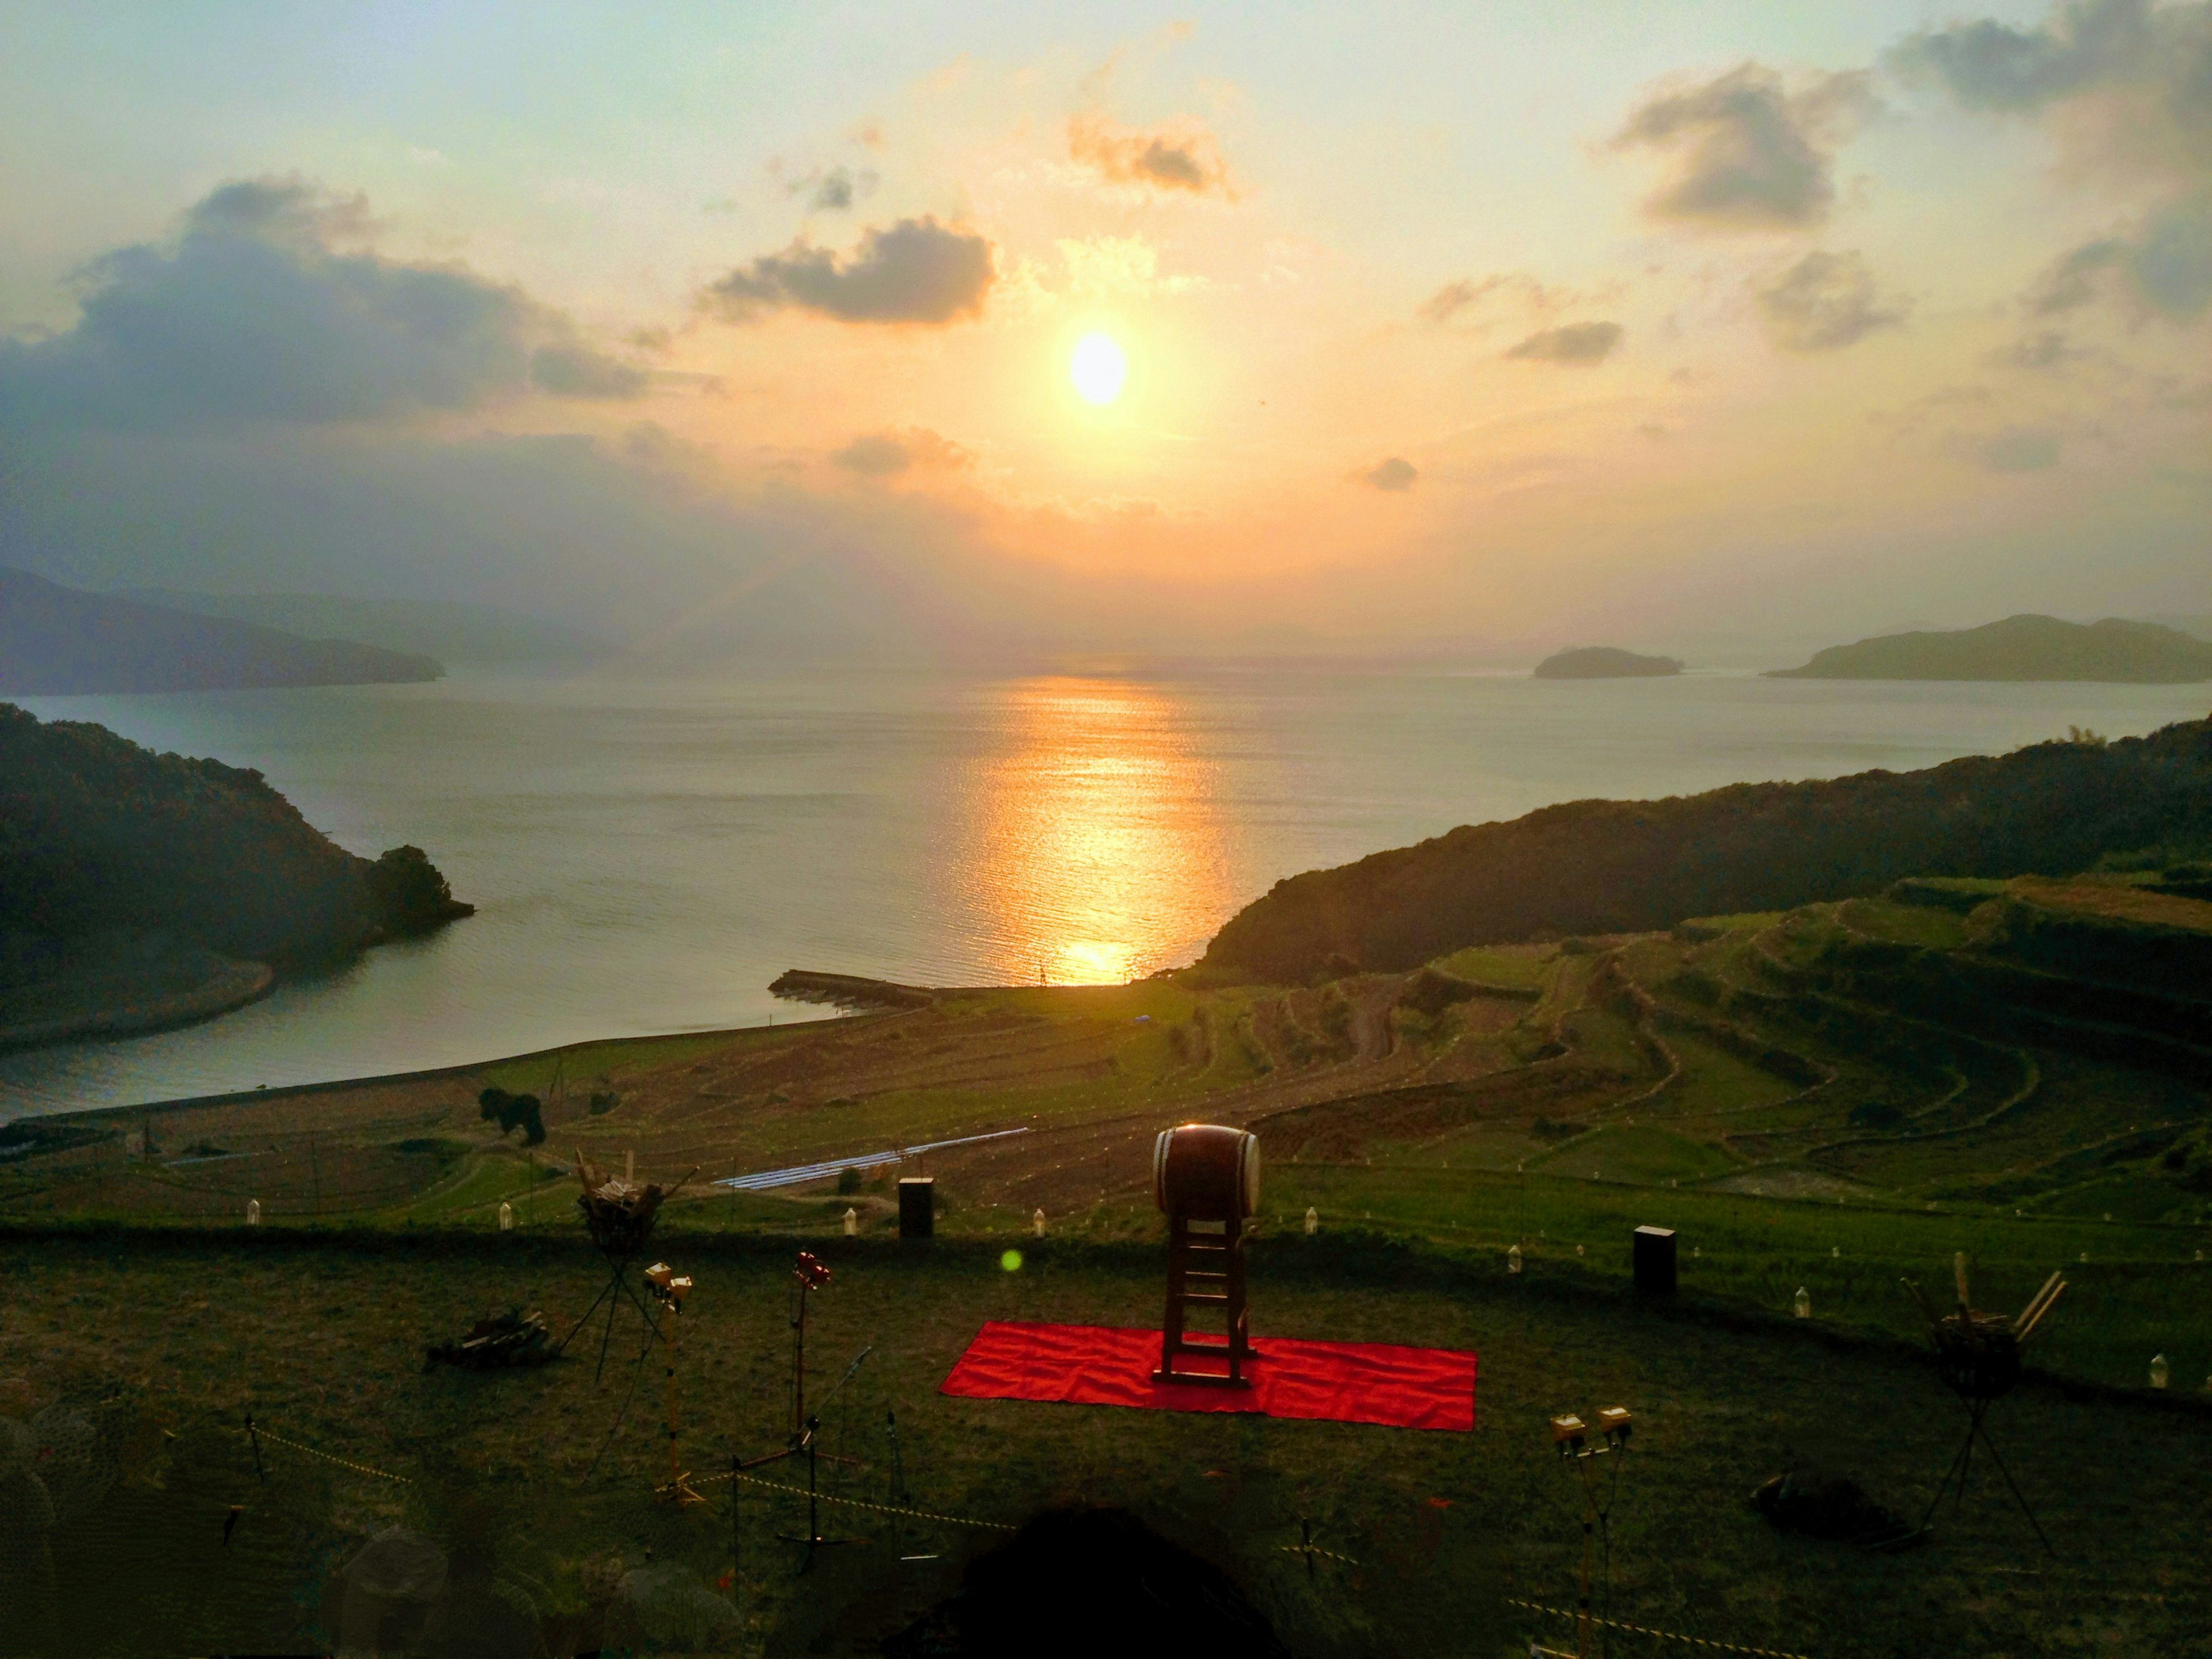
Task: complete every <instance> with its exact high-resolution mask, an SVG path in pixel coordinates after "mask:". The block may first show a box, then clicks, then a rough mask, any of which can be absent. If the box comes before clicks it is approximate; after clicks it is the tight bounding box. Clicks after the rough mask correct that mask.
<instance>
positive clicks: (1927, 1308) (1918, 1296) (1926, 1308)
mask: <svg viewBox="0 0 2212 1659" xmlns="http://www.w3.org/2000/svg"><path fill="white" fill-rule="evenodd" d="M1897 1282H1898V1283H1899V1284H1900V1285H1904V1286H1905V1289H1906V1290H1908V1291H1911V1292H1912V1299H1913V1300H1914V1301H1915V1302H1917V1303H1918V1304H1920V1311H1921V1312H1922V1313H1923V1314H1925V1315H1927V1316H1928V1322H1929V1324H1930V1325H1937V1326H1940V1325H1941V1324H1942V1320H1941V1319H1940V1318H1938V1317H1937V1316H1936V1310H1935V1307H1934V1305H1933V1304H1930V1303H1929V1300H1928V1298H1927V1297H1925V1296H1923V1294H1922V1293H1921V1290H1920V1287H1919V1286H1918V1285H1916V1284H1914V1283H1913V1282H1912V1281H1911V1279H1899V1280H1898V1281H1897Z"/></svg>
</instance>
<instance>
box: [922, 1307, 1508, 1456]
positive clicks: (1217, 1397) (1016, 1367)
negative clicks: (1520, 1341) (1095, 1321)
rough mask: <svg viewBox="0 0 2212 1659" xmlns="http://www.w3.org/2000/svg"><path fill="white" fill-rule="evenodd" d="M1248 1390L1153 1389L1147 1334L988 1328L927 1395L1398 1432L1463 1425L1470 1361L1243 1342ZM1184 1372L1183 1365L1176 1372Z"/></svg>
mask: <svg viewBox="0 0 2212 1659" xmlns="http://www.w3.org/2000/svg"><path fill="white" fill-rule="evenodd" d="M1252 1346H1254V1347H1255V1349H1257V1350H1258V1351H1259V1355H1258V1358H1255V1359H1254V1360H1253V1361H1252V1362H1251V1363H1250V1364H1249V1366H1248V1367H1247V1369H1246V1371H1245V1375H1246V1376H1249V1377H1250V1378H1251V1379H1252V1386H1251V1387H1250V1388H1249V1389H1213V1388H1208V1387H1206V1384H1204V1383H1154V1382H1153V1381H1152V1368H1153V1367H1154V1366H1155V1365H1157V1364H1159V1359H1160V1334H1159V1333H1158V1331H1133V1330H1109V1329H1107V1328H1105V1327H1103V1326H1098V1325H1030V1324H1014V1323H1010V1322H1000V1321H999V1320H995V1319H994V1320H992V1321H991V1322H989V1323H987V1324H986V1325H985V1326H984V1327H983V1328H982V1329H981V1331H980V1332H978V1333H977V1334H976V1337H975V1340H974V1341H973V1342H971V1343H969V1345H968V1352H966V1353H963V1354H962V1355H961V1356H960V1363H959V1364H957V1365H955V1366H954V1367H953V1368H952V1374H951V1376H948V1377H946V1378H945V1383H944V1386H943V1387H942V1388H940V1389H939V1390H938V1392H939V1393H940V1394H950V1395H960V1396H961V1397H963V1398H964V1399H969V1400H1057V1401H1067V1402H1069V1403H1071V1404H1074V1405H1080V1406H1141V1407H1150V1408H1151V1409H1152V1410H1154V1411H1170V1412H1261V1413H1266V1414H1267V1416H1269V1417H1310V1418H1322V1419H1327V1420H1328V1421H1329V1422H1332V1423H1382V1424H1387V1425H1389V1426H1390V1427H1393V1428H1401V1429H1457V1430H1462V1431H1464V1430H1468V1429H1472V1428H1473V1427H1474V1355H1473V1354H1471V1353H1462V1352H1458V1351H1456V1350H1455V1349H1450V1348H1401V1347H1398V1346H1394V1345H1393V1344H1390V1343H1387V1342H1301V1341H1297V1340H1294V1339H1292V1338H1290V1337H1274V1336H1263V1337H1255V1339H1254V1340H1253V1343H1252ZM1186 1363H1188V1362H1186Z"/></svg>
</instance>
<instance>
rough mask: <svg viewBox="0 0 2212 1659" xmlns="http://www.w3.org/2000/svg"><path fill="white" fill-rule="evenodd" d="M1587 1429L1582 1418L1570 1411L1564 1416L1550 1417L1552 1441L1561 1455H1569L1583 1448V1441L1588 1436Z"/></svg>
mask: <svg viewBox="0 0 2212 1659" xmlns="http://www.w3.org/2000/svg"><path fill="white" fill-rule="evenodd" d="M1588 1437H1589V1430H1588V1429H1586V1428H1584V1427H1583V1420H1582V1419H1581V1418H1579V1417H1577V1416H1576V1415H1575V1414H1574V1413H1572V1412H1569V1413H1567V1414H1566V1415H1565V1416H1564V1417H1555V1418H1553V1419H1552V1443H1553V1445H1555V1446H1557V1447H1558V1448H1559V1455H1560V1456H1562V1457H1571V1456H1573V1455H1575V1454H1576V1453H1577V1452H1578V1451H1580V1450H1581V1449H1583V1441H1584V1440H1586V1439H1587V1438H1588Z"/></svg>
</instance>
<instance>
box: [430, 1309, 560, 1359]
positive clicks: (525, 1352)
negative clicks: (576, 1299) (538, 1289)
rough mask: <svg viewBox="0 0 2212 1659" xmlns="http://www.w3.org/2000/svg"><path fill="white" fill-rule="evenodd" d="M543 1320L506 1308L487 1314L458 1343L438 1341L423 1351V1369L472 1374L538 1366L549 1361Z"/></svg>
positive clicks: (549, 1348)
mask: <svg viewBox="0 0 2212 1659" xmlns="http://www.w3.org/2000/svg"><path fill="white" fill-rule="evenodd" d="M549 1335H550V1334H549V1333H548V1332H547V1330H546V1328H545V1317H544V1315H543V1314H540V1313H538V1312H536V1311H535V1310H532V1312H529V1313H524V1312H523V1311H522V1310H520V1309H519V1308H509V1309H508V1310H507V1311H506V1312H505V1313H503V1314H491V1315H487V1316H485V1317H484V1318H482V1319H479V1320H478V1321H477V1322H476V1323H475V1324H473V1325H471V1326H470V1327H469V1334H467V1335H466V1336H465V1337H463V1338H462V1339H461V1340H459V1341H458V1342H439V1343H435V1344H433V1345H432V1346H430V1347H428V1348H427V1349H425V1350H424V1352H425V1354H426V1356H427V1358H426V1359H425V1361H424V1369H426V1370H427V1369H428V1367H429V1366H431V1365H435V1364H447V1365H459V1366H461V1367H463V1368H464V1369H465V1370H472V1371H489V1370H503V1369H505V1368H506V1367H507V1366H510V1365H542V1364H544V1363H545V1362H546V1361H547V1360H549V1359H550V1358H553V1356H554V1353H555V1352H556V1351H555V1349H554V1348H553V1346H551V1344H550V1341H549V1340H548V1338H549Z"/></svg>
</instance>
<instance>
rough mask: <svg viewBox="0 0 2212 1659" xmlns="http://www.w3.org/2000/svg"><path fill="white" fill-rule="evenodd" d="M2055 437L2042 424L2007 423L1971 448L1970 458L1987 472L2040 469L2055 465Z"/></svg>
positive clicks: (2033, 470) (2056, 460) (2056, 456)
mask: <svg viewBox="0 0 2212 1659" xmlns="http://www.w3.org/2000/svg"><path fill="white" fill-rule="evenodd" d="M2059 447H2060V445H2059V439H2058V435H2057V433H2056V432H2052V431H2051V430H2049V429H2048V428H2044V427H2033V426H2008V427H2005V428H2002V429H2001V430H1999V431H1996V432H1992V433H1991V434H1990V435H1989V436H1988V437H1986V438H1984V439H1983V440H1982V441H1980V442H1979V443H1978V444H1977V445H1976V446H1975V447H1974V452H1973V453H1974V459H1976V460H1977V461H1978V462H1979V463H1980V465H1981V466H1982V468H1983V470H1984V471H1989V472H2044V471H2049V470H2050V469H2051V468H2052V467H2054V466H2056V465H2058V452H2059Z"/></svg>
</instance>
